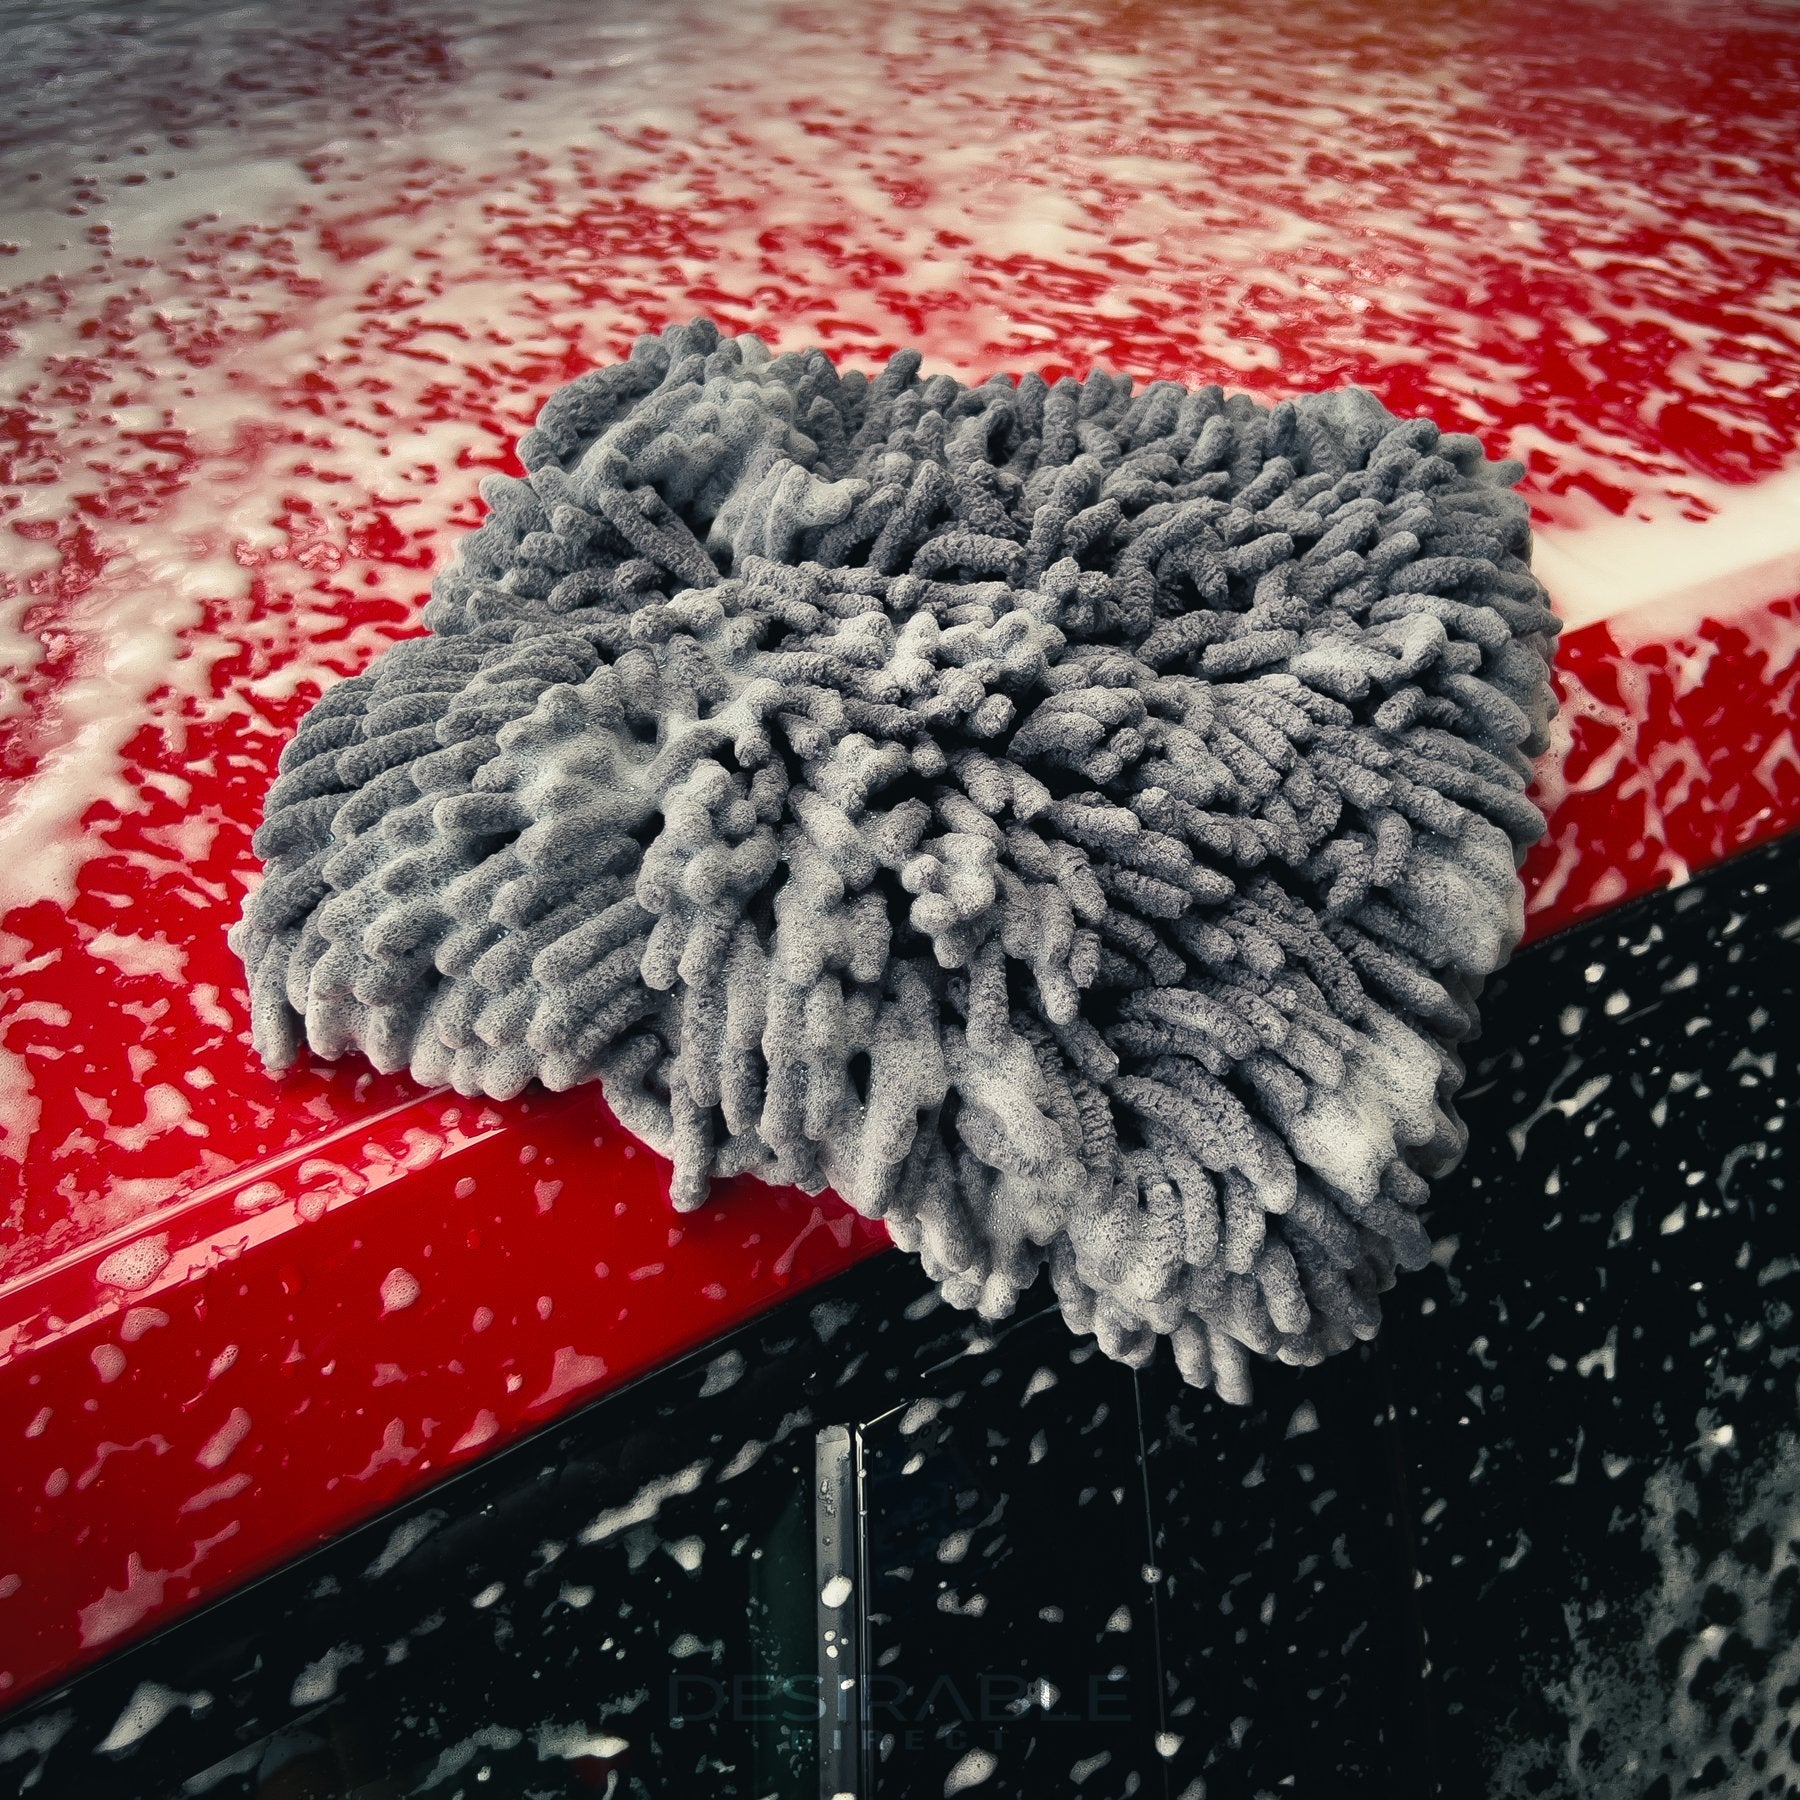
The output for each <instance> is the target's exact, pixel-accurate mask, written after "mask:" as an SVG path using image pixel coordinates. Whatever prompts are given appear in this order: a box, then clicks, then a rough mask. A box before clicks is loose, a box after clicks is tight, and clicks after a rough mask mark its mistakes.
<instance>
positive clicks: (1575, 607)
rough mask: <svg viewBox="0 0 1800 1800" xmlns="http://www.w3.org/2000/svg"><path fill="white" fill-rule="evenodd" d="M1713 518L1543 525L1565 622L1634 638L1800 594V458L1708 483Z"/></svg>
mask: <svg viewBox="0 0 1800 1800" xmlns="http://www.w3.org/2000/svg"><path fill="white" fill-rule="evenodd" d="M1707 500H1708V502H1709V504H1710V507H1711V512H1710V516H1708V517H1706V518H1702V519H1696V518H1690V517H1684V516H1681V515H1680V514H1676V515H1674V516H1663V517H1652V518H1625V519H1599V520H1595V521H1593V522H1591V523H1589V524H1585V525H1582V526H1580V527H1579V528H1576V529H1570V528H1567V527H1562V526H1547V527H1540V528H1539V530H1538V533H1537V543H1536V546H1535V548H1534V553H1533V557H1532V568H1533V570H1534V572H1535V573H1536V575H1537V576H1538V579H1539V580H1541V581H1542V582H1543V583H1544V585H1545V587H1547V588H1548V589H1549V590H1550V597H1551V599H1552V600H1553V601H1554V602H1555V604H1556V610H1557V612H1558V613H1559V614H1560V615H1561V617H1562V619H1563V620H1564V622H1565V623H1566V624H1567V625H1570V626H1581V625H1587V624H1591V623H1593V622H1594V621H1595V620H1597V619H1606V620H1608V621H1610V622H1612V623H1613V627H1614V636H1615V637H1618V636H1619V635H1620V634H1621V633H1624V634H1625V635H1626V636H1627V637H1629V639H1630V640H1631V642H1632V644H1633V645H1635V644H1638V643H1645V642H1655V641H1664V640H1667V639H1670V638H1674V637H1679V636H1681V635H1683V634H1685V633H1688V632H1691V631H1692V630H1693V629H1694V628H1695V627H1696V626H1697V625H1699V624H1700V623H1701V621H1702V620H1703V619H1706V618H1713V619H1721V620H1729V619H1731V618H1733V617H1735V616H1736V615H1738V614H1740V613H1743V612H1753V611H1756V610H1758V609H1760V608H1762V607H1765V606H1767V605H1769V604H1770V603H1771V602H1773V601H1778V600H1790V599H1794V598H1796V597H1800V465H1796V466H1794V467H1792V468H1789V469H1784V470H1782V471H1781V472H1780V473H1779V474H1775V475H1770V476H1767V477H1765V478H1764V479H1763V480H1762V481H1759V482H1755V483H1751V484H1747V485H1744V486H1739V487H1732V486H1727V485H1725V484H1723V483H1717V484H1708V486H1707Z"/></svg>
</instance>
